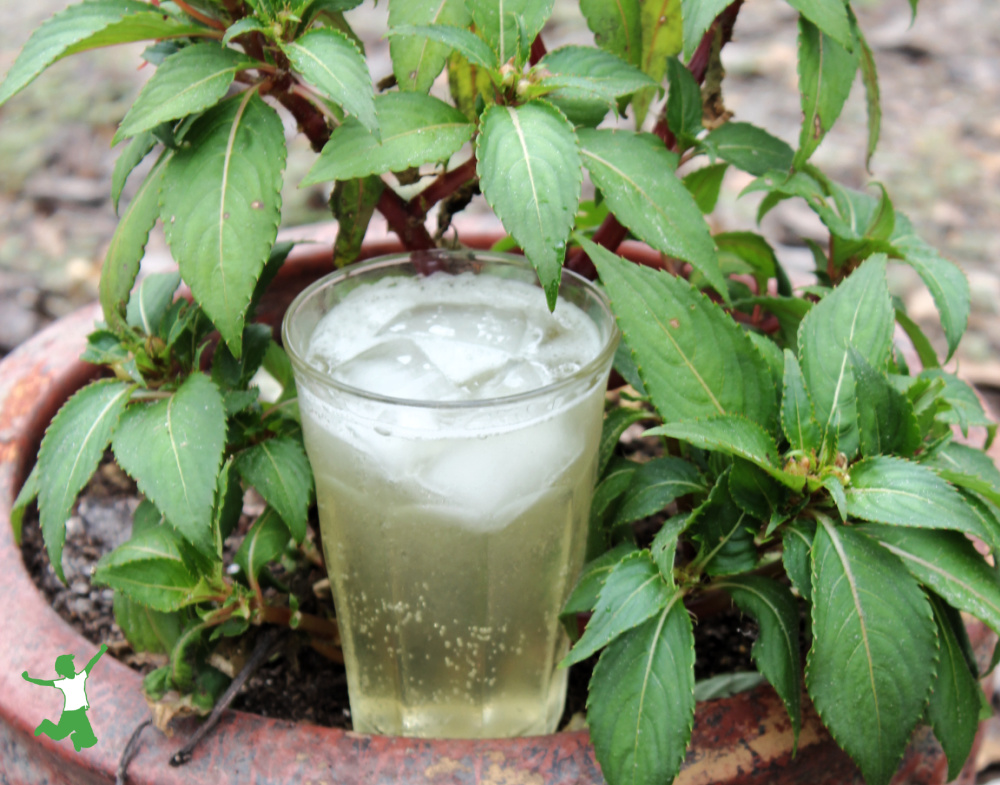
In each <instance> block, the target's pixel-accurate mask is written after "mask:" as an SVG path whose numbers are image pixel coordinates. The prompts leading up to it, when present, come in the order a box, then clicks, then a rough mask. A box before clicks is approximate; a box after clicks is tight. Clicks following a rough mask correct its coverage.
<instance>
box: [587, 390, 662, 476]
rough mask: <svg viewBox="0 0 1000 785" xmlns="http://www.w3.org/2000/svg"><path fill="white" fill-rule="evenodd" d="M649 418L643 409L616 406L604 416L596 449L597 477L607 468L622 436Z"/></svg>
mask: <svg viewBox="0 0 1000 785" xmlns="http://www.w3.org/2000/svg"><path fill="white" fill-rule="evenodd" d="M649 416H650V414H649V412H647V411H646V410H645V409H629V408H626V407H624V406H618V407H616V408H614V409H612V410H610V411H609V412H607V413H606V414H605V416H604V425H603V427H602V429H601V443H600V446H599V448H598V461H597V474H598V476H600V475H602V474H603V473H604V470H605V469H606V468H607V465H608V462H609V461H610V460H611V456H612V455H614V452H615V447H617V446H618V440H619V439H621V437H622V434H623V433H625V431H626V430H627V429H628V427H629V426H630V425H633V424H634V423H637V422H639V421H640V420H644V419H647V418H648V417H649Z"/></svg>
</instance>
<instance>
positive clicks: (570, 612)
mask: <svg viewBox="0 0 1000 785" xmlns="http://www.w3.org/2000/svg"><path fill="white" fill-rule="evenodd" d="M635 550H636V547H635V545H634V544H633V543H631V542H622V543H619V544H618V545H616V546H615V547H614V548H612V549H611V550H610V551H606V552H605V553H603V554H601V555H600V556H598V557H597V558H596V559H591V560H590V561H589V562H587V563H586V564H585V565H584V566H583V571H582V572H581V573H580V577H579V578H578V579H577V581H576V586H574V587H573V591H572V592H570V595H569V599H568V600H566V604H565V605H564V606H563V609H562V611H561V612H560V614H559V618H560V620H561V621H562V623H563V626H565V627H566V630H567V632H568V633H569V634H570V637H571V638H572V639H573V640H574V641H575V640H576V639H577V638H578V637H579V632H578V631H577V623H576V615H577V614H578V613H587V612H589V611H592V610H594V606H595V605H597V598H598V596H599V595H600V593H601V587H602V586H604V581H605V580H606V579H607V577H608V575H610V574H611V571H612V570H613V569H614V568H615V566H616V565H617V564H618V562H620V561H621V560H622V559H624V558H625V557H626V556H628V555H629V554H631V553H633V552H635Z"/></svg>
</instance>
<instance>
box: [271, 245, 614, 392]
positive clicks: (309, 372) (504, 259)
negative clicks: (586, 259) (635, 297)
mask: <svg viewBox="0 0 1000 785" xmlns="http://www.w3.org/2000/svg"><path fill="white" fill-rule="evenodd" d="M419 253H421V254H432V255H435V256H444V257H456V258H459V260H461V258H462V257H461V256H459V254H461V255H462V256H464V255H466V254H467V255H468V257H467V258H468V260H469V261H485V262H492V263H494V264H501V265H509V266H511V267H517V268H520V269H524V270H527V271H530V272H532V273H534V272H535V270H534V268H533V267H532V266H531V264H530V263H529V262H528V260H527V259H526V258H525V257H523V256H518V255H516V254H509V253H503V252H500V251H480V250H476V249H473V248H463V249H461V250H459V251H451V250H448V249H445V248H436V249H431V250H430V251H420V252H419ZM412 258H413V253H410V252H403V253H394V254H385V255H382V256H377V257H375V258H373V259H368V260H365V261H363V262H356V263H354V264H349V265H347V266H345V267H343V268H341V269H340V270H335V271H333V272H331V273H328V274H327V275H324V276H323V277H322V278H319V279H317V280H316V281H313V282H312V283H311V284H309V286H307V287H306V288H305V289H303V290H302V291H301V292H299V293H298V294H297V295H296V296H295V299H294V300H292V302H291V303H290V304H289V306H288V309H287V310H286V311H285V315H284V316H283V317H282V320H281V343H282V346H283V347H284V349H285V352H286V353H287V354H288V357H289V359H290V360H291V362H292V365H293V366H294V367H295V370H296V371H297V372H300V373H303V374H305V375H306V376H307V377H309V378H311V379H312V380H313V381H315V382H317V383H319V384H321V385H324V386H326V387H332V388H334V389H336V390H338V391H339V392H343V393H347V394H348V395H352V396H354V397H356V398H362V399H366V400H369V401H375V402H378V403H384V404H391V405H393V406H408V407H412V408H421V409H438V410H440V409H445V410H455V411H459V410H465V409H480V408H488V407H497V406H505V405H508V404H516V403H521V402H523V401H530V400H532V399H534V398H539V397H544V396H546V395H550V394H552V393H553V392H558V391H559V390H562V389H564V388H567V387H570V386H572V385H574V384H577V383H578V382H579V381H580V380H581V379H583V378H586V377H587V376H589V375H593V374H595V373H597V372H598V371H600V369H601V368H602V367H603V366H607V367H608V368H610V365H611V362H610V361H611V357H612V356H613V355H614V353H615V350H616V348H617V346H618V341H619V340H620V338H621V332H620V331H619V329H618V322H617V320H616V319H615V315H614V312H613V311H612V310H611V301H610V300H609V299H608V296H607V294H605V292H604V291H603V290H602V289H601V288H600V287H598V286H597V285H596V284H595V283H594V282H593V281H591V280H589V279H587V278H584V277H583V276H582V275H580V274H579V273H577V272H574V271H573V270H567V269H565V268H563V270H562V278H561V279H560V282H559V288H560V290H562V288H563V286H565V285H566V284H567V283H569V284H571V285H572V284H576V285H577V286H579V287H580V288H582V289H583V290H584V291H585V292H586V293H587V294H589V295H591V296H592V297H593V298H594V300H595V302H596V303H597V304H598V305H599V306H600V308H601V310H602V311H603V312H604V314H605V315H606V317H607V319H608V323H609V324H610V325H611V329H610V330H609V331H608V334H607V336H606V337H604V340H603V344H602V346H601V350H600V351H599V352H598V353H597V354H596V355H594V357H592V358H591V359H590V360H589V361H587V362H586V363H584V364H583V365H581V366H580V367H579V368H578V369H577V370H576V371H574V372H573V373H572V374H570V375H569V376H566V377H565V378H562V379H559V380H557V381H554V382H551V383H550V384H546V385H543V386H542V387H535V388H533V389H531V390H526V391H525V392H519V393H515V394H513V395H503V396H499V397H493V398H476V399H472V400H459V401H434V400H427V399H421V398H400V397H396V396H392V395H383V394H381V393H375V392H371V391H369V390H365V389H363V388H361V387H354V386H352V385H350V384H345V383H344V382H341V381H338V380H336V379H334V378H332V377H331V376H329V375H327V374H326V373H324V372H323V371H321V370H319V369H318V368H316V367H315V366H313V365H311V364H310V363H309V362H308V361H307V360H306V359H305V356H304V355H302V354H301V353H300V352H299V351H298V349H297V347H296V346H295V345H294V342H293V341H292V340H291V331H290V328H289V325H290V324H291V321H292V319H293V318H294V314H295V313H296V312H297V311H298V310H299V308H300V307H301V306H302V304H303V303H304V302H305V301H306V300H307V299H309V298H310V297H312V296H313V295H314V294H316V292H317V291H318V290H320V289H323V288H325V287H327V286H332V285H336V284H338V283H341V282H343V281H346V280H348V279H350V278H355V277H358V276H359V275H363V274H364V273H366V272H368V271H370V270H374V269H378V268H381V267H392V266H393V265H399V263H401V262H409V261H411V260H412ZM567 276H569V279H568V280H567ZM535 285H536V286H537V287H538V288H539V289H541V286H540V284H538V282H537V278H536V281H535ZM588 317H589V314H588Z"/></svg>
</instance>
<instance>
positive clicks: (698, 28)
mask: <svg viewBox="0 0 1000 785" xmlns="http://www.w3.org/2000/svg"><path fill="white" fill-rule="evenodd" d="M728 5H729V3H728V2H726V0H681V17H683V19H684V59H685V60H690V59H691V55H693V54H694V50H695V49H697V48H698V44H700V43H701V39H702V37H703V36H704V35H705V33H707V32H708V28H709V27H711V26H712V22H714V21H715V18H716V17H717V16H718V15H719V14H721V13H722V12H723V11H725V10H726V6H728Z"/></svg>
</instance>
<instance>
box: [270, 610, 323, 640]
mask: <svg viewBox="0 0 1000 785" xmlns="http://www.w3.org/2000/svg"><path fill="white" fill-rule="evenodd" d="M297 615H298V624H297V625H296V627H295V629H297V630H302V631H303V632H310V633H316V635H317V636H319V637H320V638H324V639H326V640H328V641H332V642H333V643H336V644H339V643H340V628H339V627H338V626H337V622H335V621H333V620H332V619H323V618H320V617H319V616H314V615H313V614H311V613H301V612H300V613H298V614H297ZM260 616H261V619H263V620H264V621H266V622H268V623H269V624H276V625H278V626H280V627H288V626H290V622H291V620H292V616H293V613H292V610H291V609H290V608H276V607H274V606H273V605H265V606H264V607H262V608H261V609H260Z"/></svg>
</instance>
